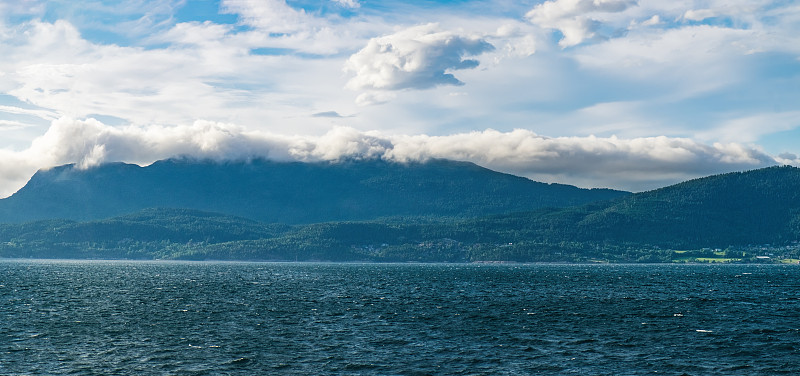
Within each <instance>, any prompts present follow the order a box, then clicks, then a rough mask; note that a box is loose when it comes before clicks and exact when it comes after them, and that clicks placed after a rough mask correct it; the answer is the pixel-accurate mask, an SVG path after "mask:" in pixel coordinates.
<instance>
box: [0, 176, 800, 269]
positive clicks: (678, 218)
mask: <svg viewBox="0 0 800 376" xmlns="http://www.w3.org/2000/svg"><path fill="white" fill-rule="evenodd" d="M0 257H58V258H143V259H189V260H273V261H293V260H297V261H377V262H386V261H392V262H400V261H402V262H405V261H417V262H481V261H520V262H554V261H557V262H575V261H578V262H587V261H604V262H675V261H692V260H695V261H696V260H706V261H724V262H737V261H738V262H765V260H767V261H770V260H783V261H790V260H794V262H797V260H798V259H799V258H800V169H797V168H794V167H787V166H784V167H770V168H765V169H758V170H751V171H747V172H737V173H728V174H720V175H713V176H710V177H706V178H700V179H693V180H691V181H687V182H683V183H679V184H676V185H673V186H669V187H665V188H662V189H658V190H653V191H648V192H642V193H637V194H633V195H628V196H624V197H620V198H617V199H614V200H607V201H598V202H592V203H588V204H583V205H578V206H571V207H564V208H552V207H551V208H540V209H537V210H534V211H524V212H515V213H506V214H494V215H490V216H483V217H477V218H476V217H472V218H464V217H461V218H459V217H435V218H433V217H422V218H421V217H403V218H398V217H394V218H388V219H382V220H369V221H338V222H324V223H314V224H298V225H291V226H290V225H279V224H266V223H261V222H257V221H253V220H250V219H245V218H240V217H233V216H228V215H222V214H215V213H206V212H198V211H195V210H188V209H146V210H143V211H140V212H137V213H133V214H127V215H123V216H118V217H114V218H109V219H104V220H95V221H88V222H75V221H66V220H46V221H39V222H30V223H25V224H0Z"/></svg>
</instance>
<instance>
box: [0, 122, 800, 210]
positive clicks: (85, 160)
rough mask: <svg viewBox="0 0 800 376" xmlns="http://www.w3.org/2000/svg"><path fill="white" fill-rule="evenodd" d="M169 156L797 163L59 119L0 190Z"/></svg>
mask: <svg viewBox="0 0 800 376" xmlns="http://www.w3.org/2000/svg"><path fill="white" fill-rule="evenodd" d="M173 156H189V157H197V158H208V159H215V160H247V159H251V158H267V159H271V160H277V161H292V160H296V161H308V162H312V161H335V160H339V159H359V158H380V159H384V160H396V161H421V160H426V159H430V158H443V159H452V160H460V161H470V162H474V163H476V164H479V165H481V166H484V167H487V168H490V169H494V170H497V171H502V172H509V173H513V174H517V175H521V176H525V177H529V178H531V179H533V180H538V181H545V182H560V183H567V184H574V185H578V186H584V187H611V188H617V189H624V190H633V191H639V190H646V189H651V188H656V187H660V186H663V185H666V184H670V183H674V182H678V181H681V180H685V179H689V178H693V177H699V176H703V175H709V174H713V173H719V172H725V171H733V170H745V169H753V168H758V167H763V166H768V165H774V164H797V163H798V162H800V161H798V160H797V159H787V158H788V157H790V156H789V155H788V154H784V155H782V156H779V157H776V156H771V155H769V154H767V153H765V152H763V151H761V150H759V149H757V148H753V147H749V146H746V145H742V144H737V143H727V144H722V143H714V144H703V143H700V142H698V141H694V140H691V139H686V138H673V137H664V136H661V137H642V138H618V137H594V136H588V137H546V136H542V135H538V134H536V133H534V132H532V131H529V130H514V131H510V132H500V131H495V130H492V129H487V130H484V131H475V132H468V133H456V134H451V135H444V136H430V135H424V134H421V135H411V136H409V135H400V136H398V135H390V134H385V133H381V132H378V131H371V132H363V131H359V130H356V129H353V128H347V127H338V128H333V129H332V130H330V131H329V132H327V133H326V134H324V135H322V136H287V135H278V134H273V133H269V132H264V131H249V130H245V129H244V128H242V127H239V126H236V125H232V124H224V123H215V122H209V121H197V122H195V123H194V124H192V125H184V126H171V127H166V126H147V127H136V126H128V127H112V126H109V125H106V124H103V123H102V122H100V121H98V120H95V119H87V120H75V119H71V118H61V119H58V120H55V121H53V123H52V125H51V127H50V129H49V130H48V131H47V132H46V133H45V134H44V135H43V136H41V137H38V138H36V139H35V140H34V141H33V143H32V144H31V145H30V147H29V148H27V149H25V150H22V151H12V150H0V179H2V180H0V193H2V195H3V196H8V195H10V194H12V193H13V192H15V191H16V190H17V189H19V188H20V187H21V186H22V185H24V184H25V182H26V181H27V180H28V179H29V178H30V176H32V175H33V173H34V172H35V171H36V170H37V169H40V168H47V167H51V166H56V165H61V164H66V163H77V164H78V165H79V166H81V167H89V166H93V165H97V164H101V163H104V162H116V161H122V162H129V163H137V164H140V165H147V164H150V163H152V162H154V161H156V160H160V159H166V158H170V157H173Z"/></svg>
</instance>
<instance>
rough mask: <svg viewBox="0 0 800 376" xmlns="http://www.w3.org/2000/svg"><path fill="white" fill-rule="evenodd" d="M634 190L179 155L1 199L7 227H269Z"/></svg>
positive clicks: (512, 207) (377, 165)
mask: <svg viewBox="0 0 800 376" xmlns="http://www.w3.org/2000/svg"><path fill="white" fill-rule="evenodd" d="M627 194H628V193H627V192H621V191H614V190H608V189H591V190H589V189H580V188H577V187H573V186H568V185H561V184H545V183H538V182H534V181H531V180H529V179H525V178H521V177H517V176H513V175H508V174H503V173H499V172H495V171H491V170H488V169H485V168H482V167H479V166H477V165H474V164H472V163H467V162H454V161H447V160H432V161H428V162H424V163H419V162H417V163H395V162H387V161H381V160H359V161H342V162H335V163H328V162H321V163H301V162H273V161H267V160H253V161H248V162H213V161H197V160H189V159H171V160H164V161H159V162H156V163H153V164H152V165H150V166H147V167H140V166H137V165H132V164H124V163H110V164H104V165H100V166H97V167H92V168H89V169H79V168H77V167H75V166H74V165H65V166H60V167H55V168H52V169H49V170H41V171H39V172H37V173H36V174H35V175H34V176H33V177H32V178H31V179H30V181H29V182H28V184H26V185H25V187H23V188H22V189H20V190H19V191H18V192H17V193H15V194H14V195H12V196H11V197H8V198H6V199H2V200H0V223H2V222H5V223H19V222H27V221H34V220H44V219H69V220H79V221H87V220H96V219H101V218H109V217H113V216H118V215H123V214H126V213H132V212H136V211H138V210H142V209H146V208H155V207H162V208H181V209H194V210H201V211H208V212H216V213H221V214H226V215H232V216H237V217H242V218H248V219H252V220H257V221H261V222H272V223H287V224H297V223H317V222H330V221H350V220H369V219H375V218H380V217H390V216H455V217H475V216H484V215H490V214H500V213H510V212H515V211H527V210H533V209H536V208H541V207H565V206H571V205H579V204H584V203H587V202H594V201H598V200H607V199H613V198H617V197H621V196H625V195H627Z"/></svg>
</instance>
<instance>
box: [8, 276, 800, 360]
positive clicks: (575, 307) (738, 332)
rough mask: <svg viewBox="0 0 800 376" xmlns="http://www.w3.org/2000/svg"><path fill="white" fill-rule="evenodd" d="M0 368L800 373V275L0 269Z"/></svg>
mask: <svg viewBox="0 0 800 376" xmlns="http://www.w3.org/2000/svg"><path fill="white" fill-rule="evenodd" d="M0 374H2V375H27V374H35V375H39V374H80V375H93V374H94V375H107V374H121V375H125V374H127V375H142V374H143V375H148V374H154V375H257V374H296V375H311V374H367V375H369V374H373V375H425V374H441V375H448V374H453V375H473V374H475V375H481V374H484V375H504V374H505V375H526V374H554V375H563V374H581V375H589V374H591V375H642V374H666V375H683V374H686V375H758V374H763V375H774V374H800V267H798V266H797V265H789V266H780V265H723V266H708V265H523V266H510V265H385V264H279V263H172V262H126V261H0Z"/></svg>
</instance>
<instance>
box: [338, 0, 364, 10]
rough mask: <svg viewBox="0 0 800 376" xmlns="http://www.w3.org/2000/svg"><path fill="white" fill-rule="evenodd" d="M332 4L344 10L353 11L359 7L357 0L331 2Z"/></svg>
mask: <svg viewBox="0 0 800 376" xmlns="http://www.w3.org/2000/svg"><path fill="white" fill-rule="evenodd" d="M332 1H333V2H334V3H336V4H339V5H340V6H343V7H345V8H351V9H355V8H358V7H360V6H361V4H359V2H358V0H332Z"/></svg>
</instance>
